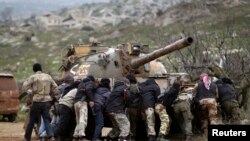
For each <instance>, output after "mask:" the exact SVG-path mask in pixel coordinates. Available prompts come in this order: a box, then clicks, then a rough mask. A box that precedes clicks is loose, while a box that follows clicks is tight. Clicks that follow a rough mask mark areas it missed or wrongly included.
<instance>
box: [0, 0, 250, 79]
mask: <svg viewBox="0 0 250 141" xmlns="http://www.w3.org/2000/svg"><path fill="white" fill-rule="evenodd" d="M149 2H151V1H149ZM159 2H163V1H161V0H159ZM124 4H126V5H124ZM129 4H130V5H131V3H129V1H128V2H127V3H123V6H122V7H123V8H122V7H121V9H120V10H118V9H119V7H118V9H117V8H114V9H113V10H114V11H117V15H119V13H120V14H122V13H126V11H127V10H128V9H129V8H131V7H130V5H129ZM162 4H164V3H162ZM162 4H159V5H153V6H151V7H149V11H151V12H148V11H147V10H146V11H145V9H147V8H146V5H147V3H144V4H143V5H139V4H138V5H137V6H145V7H139V8H140V9H141V10H139V11H138V7H137V8H136V7H132V9H129V10H133V8H134V9H135V10H134V11H131V13H130V18H125V19H128V20H122V22H120V23H119V24H117V25H112V26H110V25H109V24H107V25H102V26H100V27H97V28H96V29H95V28H93V27H89V26H85V27H83V28H80V29H79V28H72V29H66V28H56V29H50V30H47V29H44V28H39V27H36V26H31V27H30V26H28V27H26V26H12V27H8V26H6V25H4V24H0V54H1V55H0V66H1V68H0V71H7V72H11V73H13V74H14V75H15V76H16V77H17V78H18V80H22V79H25V78H26V77H27V76H29V75H30V74H31V73H32V69H31V67H32V64H33V63H34V62H41V63H42V64H43V66H44V69H45V71H46V72H49V73H51V74H53V75H54V76H55V77H59V76H60V72H59V71H58V69H59V67H60V65H61V64H60V63H61V56H62V52H63V50H64V49H65V48H67V47H69V46H70V45H71V44H74V43H88V40H89V38H90V37H95V38H97V39H98V40H99V41H101V42H102V43H103V44H106V45H111V46H115V45H117V44H119V43H125V42H130V41H136V42H141V43H144V44H149V45H150V47H151V49H153V48H158V47H161V46H163V45H165V44H168V43H171V42H173V41H175V40H177V39H179V38H181V37H182V36H187V35H190V36H193V37H194V38H195V43H194V45H192V46H191V47H190V48H193V47H194V46H195V45H197V44H198V43H203V45H206V46H211V47H213V46H216V44H217V42H218V40H219V39H221V38H224V39H225V44H226V46H228V47H229V48H234V47H235V48H238V47H239V46H242V47H244V48H247V49H249V43H250V40H249V39H250V38H249V37H250V28H249V26H250V14H249V13H250V4H249V3H247V2H245V1H237V0H233V1H232V0H231V1H230V0H227V1H220V0H218V1H215V0H209V1H206V2H203V1H199V0H198V1H194V2H193V1H191V0H187V1H185V2H182V1H179V2H177V3H174V4H173V3H172V5H171V6H169V7H168V8H166V9H163V7H162ZM104 5H107V6H112V3H109V4H104ZM92 6H93V7H94V8H93V9H95V8H96V7H99V8H100V7H101V8H102V9H105V7H102V6H103V4H102V5H101V6H100V5H98V4H93V5H91V4H90V5H88V6H86V5H83V6H81V7H80V8H79V9H82V11H84V10H86V7H87V8H90V7H92ZM126 8H127V9H126ZM157 8H158V11H157V10H156V11H154V9H157ZM159 9H160V11H159ZM162 9H163V10H162ZM98 11H100V10H98ZM142 11H144V12H142ZM133 13H134V14H135V13H137V14H135V15H134V17H133ZM154 14H155V16H153V15H154ZM123 15H124V14H123ZM120 16H121V15H120ZM125 16H126V15H125ZM115 17H117V16H115ZM138 17H142V19H140V20H138V22H137V20H136V19H138ZM31 20H32V19H29V20H28V21H30V22H31ZM139 21H140V22H139ZM232 37H235V38H234V40H235V41H237V42H235V43H237V44H232V43H230V42H229V41H231V39H232ZM227 41H228V42H227ZM183 52H185V50H184V51H183ZM170 57H173V56H170ZM166 64H167V63H166ZM168 68H169V70H170V71H172V70H173V69H171V68H170V67H168Z"/></svg>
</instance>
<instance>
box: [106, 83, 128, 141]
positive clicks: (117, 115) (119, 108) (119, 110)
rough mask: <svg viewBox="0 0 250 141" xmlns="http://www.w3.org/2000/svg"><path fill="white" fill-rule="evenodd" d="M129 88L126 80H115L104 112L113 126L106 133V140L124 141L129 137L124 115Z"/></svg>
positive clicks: (126, 119) (126, 120)
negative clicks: (117, 140) (117, 139)
mask: <svg viewBox="0 0 250 141" xmlns="http://www.w3.org/2000/svg"><path fill="white" fill-rule="evenodd" d="M129 86H130V83H129V80H128V79H126V78H121V79H119V80H117V81H116V82H115V85H114V88H113V90H112V92H111V94H110V96H109V99H108V101H107V105H106V112H107V114H108V116H109V118H110V120H111V122H112V125H113V128H112V130H111V131H110V132H109V133H108V138H110V139H111V140H115V139H116V138H118V137H119V140H120V141H125V140H126V138H127V137H128V135H129V131H130V122H129V120H128V118H127V116H126V114H125V108H126V107H125V104H126V97H127V93H129V91H128V88H129Z"/></svg>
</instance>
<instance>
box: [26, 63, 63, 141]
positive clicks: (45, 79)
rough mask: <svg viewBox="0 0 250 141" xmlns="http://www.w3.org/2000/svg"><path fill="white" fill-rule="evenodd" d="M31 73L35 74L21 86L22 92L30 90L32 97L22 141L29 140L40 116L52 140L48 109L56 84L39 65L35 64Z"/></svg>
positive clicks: (56, 92) (52, 134) (55, 92)
mask: <svg viewBox="0 0 250 141" xmlns="http://www.w3.org/2000/svg"><path fill="white" fill-rule="evenodd" d="M33 71H34V72H35V74H33V75H31V76H30V77H29V78H28V79H27V81H26V83H25V85H24V86H23V89H24V91H27V90H31V91H32V92H31V93H32V95H33V97H32V105H31V109H30V119H29V123H28V125H27V128H26V130H25V135H24V140H25V141H30V140H31V135H32V129H33V127H34V124H35V122H36V120H37V119H39V118H41V116H42V118H43V120H44V123H45V129H46V132H47V136H48V138H49V139H50V140H54V133H53V130H52V127H51V125H50V115H49V109H50V107H51V101H52V97H51V94H55V95H57V94H58V90H57V84H56V82H55V81H54V80H53V79H52V77H51V76H50V75H49V74H46V73H43V72H42V66H41V64H39V63H35V64H34V65H33Z"/></svg>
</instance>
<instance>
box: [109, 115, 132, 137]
mask: <svg viewBox="0 0 250 141" xmlns="http://www.w3.org/2000/svg"><path fill="white" fill-rule="evenodd" d="M108 116H109V118H110V120H111V122H112V125H113V128H112V130H111V131H110V132H109V133H108V137H110V138H116V137H127V136H128V135H129V131H130V122H129V121H128V118H127V116H126V115H125V114H123V113H108Z"/></svg>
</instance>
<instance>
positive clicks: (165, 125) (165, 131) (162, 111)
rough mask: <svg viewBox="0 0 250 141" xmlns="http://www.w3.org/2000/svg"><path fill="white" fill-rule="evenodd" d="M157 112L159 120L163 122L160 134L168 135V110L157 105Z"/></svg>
mask: <svg viewBox="0 0 250 141" xmlns="http://www.w3.org/2000/svg"><path fill="white" fill-rule="evenodd" d="M155 112H156V114H158V115H159V118H160V120H161V127H160V131H159V134H161V135H168V133H169V130H170V125H169V124H170V120H169V116H168V114H167V111H166V108H164V109H161V104H156V106H155Z"/></svg>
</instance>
